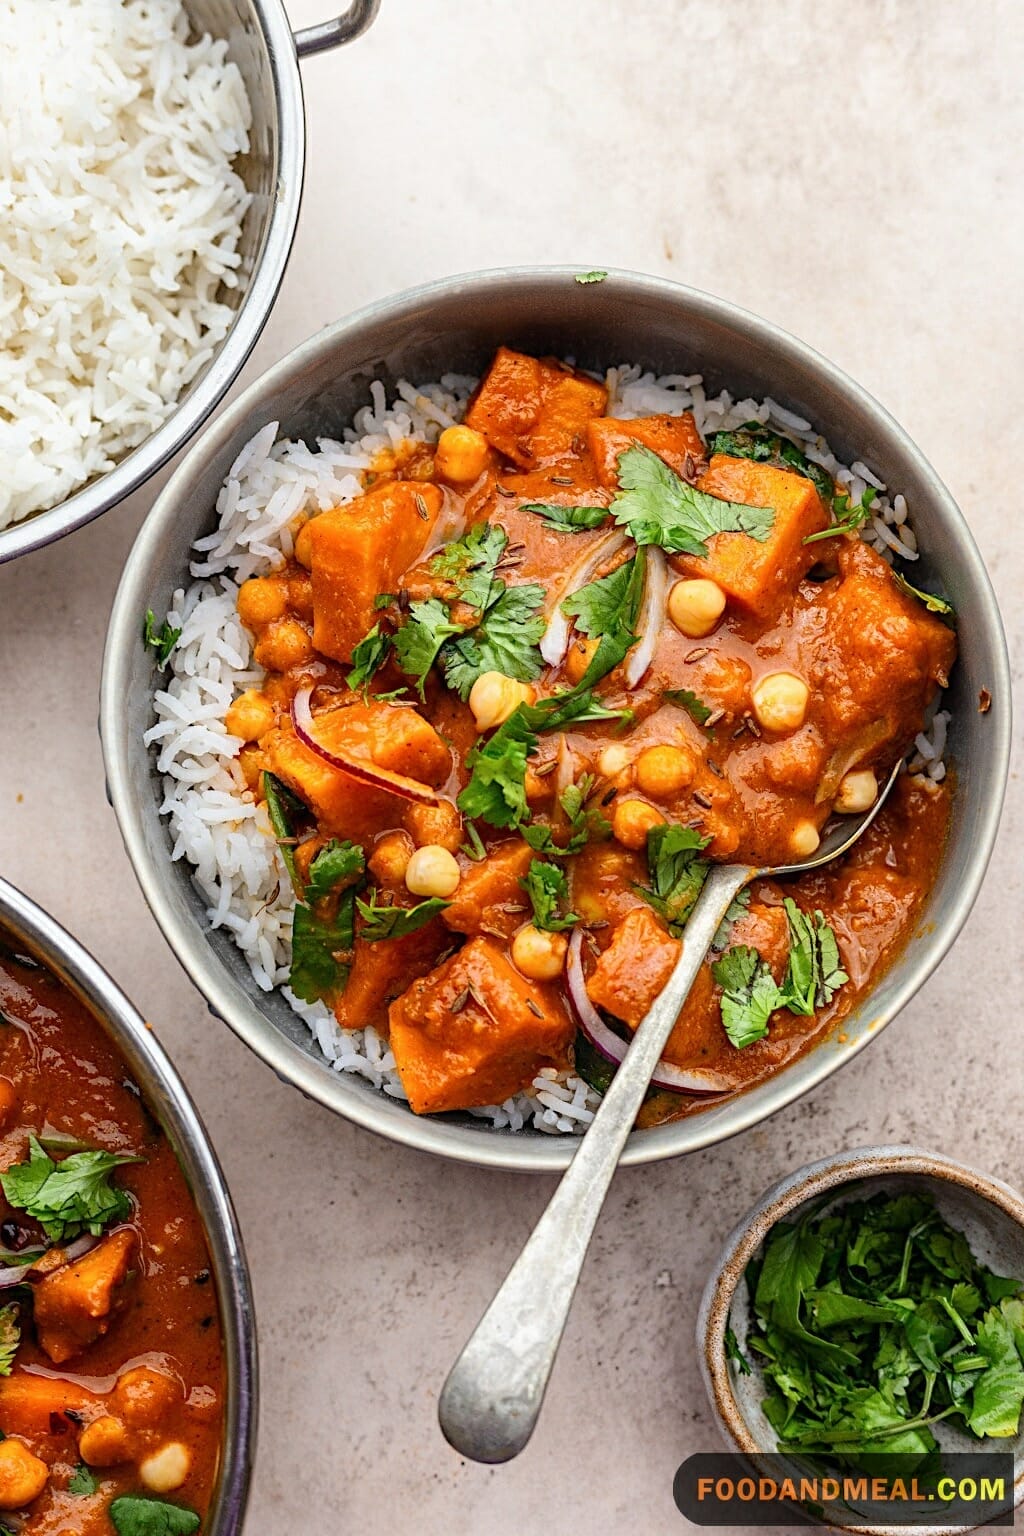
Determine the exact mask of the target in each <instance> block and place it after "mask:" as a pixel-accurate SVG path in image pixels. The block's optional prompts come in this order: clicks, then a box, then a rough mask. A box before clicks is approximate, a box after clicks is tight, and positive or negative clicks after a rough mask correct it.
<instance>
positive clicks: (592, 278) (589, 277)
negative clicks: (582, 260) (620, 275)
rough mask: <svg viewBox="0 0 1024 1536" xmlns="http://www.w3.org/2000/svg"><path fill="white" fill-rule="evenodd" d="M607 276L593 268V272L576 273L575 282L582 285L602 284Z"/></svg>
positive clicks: (605, 273) (598, 269)
mask: <svg viewBox="0 0 1024 1536" xmlns="http://www.w3.org/2000/svg"><path fill="white" fill-rule="evenodd" d="M607 276H608V273H607V272H602V271H601V269H600V268H595V269H594V271H593V272H577V273H576V277H575V281H576V282H577V283H582V284H586V283H603V282H604V280H605V278H606V277H607Z"/></svg>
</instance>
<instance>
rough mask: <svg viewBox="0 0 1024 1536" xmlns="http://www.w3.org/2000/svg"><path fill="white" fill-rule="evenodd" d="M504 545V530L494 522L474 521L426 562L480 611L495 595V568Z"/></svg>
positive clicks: (466, 601) (505, 542)
mask: <svg viewBox="0 0 1024 1536" xmlns="http://www.w3.org/2000/svg"><path fill="white" fill-rule="evenodd" d="M507 547H508V534H507V533H506V532H505V530H504V528H500V527H498V525H497V524H496V523H474V524H473V526H472V528H470V530H469V532H468V533H465V534H463V536H462V538H461V539H453V540H452V542H451V543H450V544H446V545H445V547H444V549H442V550H441V551H440V552H439V553H438V554H436V555H435V556H434V558H433V560H431V562H430V569H431V570H432V571H433V572H434V574H435V576H443V577H444V578H445V579H446V580H447V581H451V582H453V583H454V584H455V586H456V587H457V589H458V593H459V596H460V598H461V599H462V601H463V602H464V603H466V604H468V606H469V607H470V608H476V609H478V610H479V611H480V612H481V613H482V612H483V610H484V609H485V608H486V607H488V606H489V604H490V603H491V601H492V599H493V598H494V596H495V595H496V594H495V593H494V591H493V586H494V582H495V580H497V578H496V577H495V574H494V573H495V570H496V568H497V565H498V562H499V560H500V559H501V557H502V555H503V554H504V553H505V550H506V548H507Z"/></svg>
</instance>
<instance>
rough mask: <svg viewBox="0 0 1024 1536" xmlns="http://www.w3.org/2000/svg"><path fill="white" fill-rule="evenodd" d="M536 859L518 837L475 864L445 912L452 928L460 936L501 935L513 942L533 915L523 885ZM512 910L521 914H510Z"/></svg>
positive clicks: (501, 845)
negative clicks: (515, 935)
mask: <svg viewBox="0 0 1024 1536" xmlns="http://www.w3.org/2000/svg"><path fill="white" fill-rule="evenodd" d="M533 857H534V853H533V849H532V848H531V847H530V845H529V844H528V843H525V842H524V841H523V839H522V838H521V837H515V838H510V839H509V840H508V841H507V842H504V843H499V844H498V846H497V847H496V848H492V849H491V851H490V852H489V853H488V855H487V857H486V858H485V859H481V861H480V862H479V863H478V864H471V865H470V866H469V868H468V869H467V870H465V871H464V873H463V876H462V881H461V883H460V885H459V888H458V890H457V891H456V892H455V895H454V897H453V898H452V901H451V904H450V905H449V906H448V907H447V908H446V909H445V912H444V920H445V922H446V923H447V924H448V927H449V928H452V929H454V930H455V932H456V933H468V934H477V933H491V934H494V933H500V934H502V935H503V936H504V937H505V938H506V939H508V938H511V936H512V935H513V933H515V931H516V929H517V928H521V927H522V925H523V923H524V922H525V921H526V920H527V917H528V915H529V898H528V896H527V895H526V892H525V891H524V890H523V888H522V886H521V885H520V884H519V882H520V880H524V879H525V878H526V872H527V870H528V869H529V867H530V861H531V860H532V859H533ZM510 907H518V908H519V911H518V912H513V911H509V910H508V908H510Z"/></svg>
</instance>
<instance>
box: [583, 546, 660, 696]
mask: <svg viewBox="0 0 1024 1536" xmlns="http://www.w3.org/2000/svg"><path fill="white" fill-rule="evenodd" d="M645 566H646V556H645V554H644V552H643V550H642V549H641V550H638V551H637V553H636V554H635V555H634V556H633V558H632V560H627V561H626V563H625V564H624V565H620V566H618V567H617V568H616V569H615V570H614V571H612V573H611V575H610V576H601V577H599V578H598V580H597V581H591V582H588V584H587V585H586V586H585V587H580V589H579V591H577V592H573V593H571V594H570V596H569V597H567V598H565V599H563V602H562V612H563V613H564V614H566V615H567V617H569V618H571V619H575V621H576V628H577V629H579V630H582V632H583V633H584V634H585V635H587V636H589V637H590V638H591V639H595V638H596V639H597V641H598V645H597V650H596V651H595V652H594V655H593V657H592V659H591V661H590V664H589V666H588V667H587V670H586V671H585V672H584V674H583V676H582V677H581V678H580V682H579V687H581V688H591V687H593V685H594V684H595V683H596V682H598V681H599V680H600V679H601V678H602V677H604V676H606V674H607V673H609V672H611V671H612V670H613V668H615V667H617V666H618V665H619V662H620V661H622V660H623V658H624V657H625V655H626V653H627V651H628V650H629V649H630V647H631V646H633V645H635V644H636V641H637V635H636V623H637V620H638V618H639V616H640V605H641V603H642V602H643V595H644V573H645Z"/></svg>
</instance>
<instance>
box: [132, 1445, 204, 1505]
mask: <svg viewBox="0 0 1024 1536" xmlns="http://www.w3.org/2000/svg"><path fill="white" fill-rule="evenodd" d="M191 1467H192V1457H191V1455H190V1453H189V1449H188V1447H187V1446H185V1445H182V1443H181V1441H180V1440H168V1442H167V1444H166V1445H162V1446H161V1447H160V1449H159V1450H158V1451H154V1452H153V1454H152V1456H147V1457H146V1459H145V1461H142V1462H140V1463H139V1476H140V1478H141V1479H142V1481H143V1482H144V1483H145V1485H146V1487H147V1488H149V1489H150V1490H151V1491H152V1492H153V1493H171V1492H172V1490H173V1489H175V1488H180V1487H181V1485H182V1483H183V1482H184V1481H185V1479H186V1478H187V1477H188V1474H189V1471H190V1470H191Z"/></svg>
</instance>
